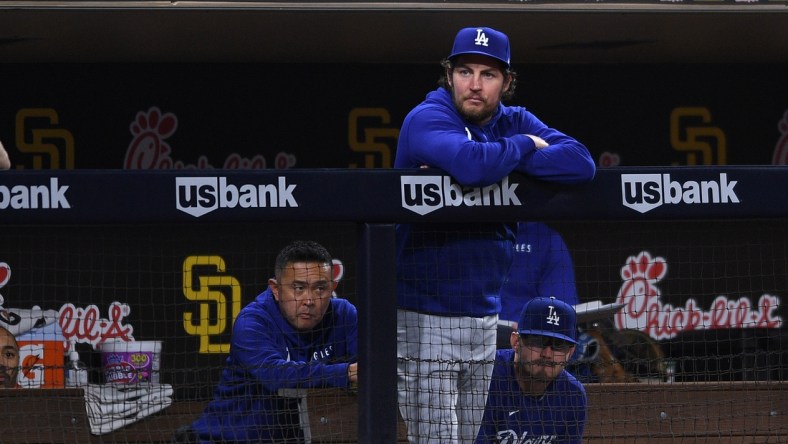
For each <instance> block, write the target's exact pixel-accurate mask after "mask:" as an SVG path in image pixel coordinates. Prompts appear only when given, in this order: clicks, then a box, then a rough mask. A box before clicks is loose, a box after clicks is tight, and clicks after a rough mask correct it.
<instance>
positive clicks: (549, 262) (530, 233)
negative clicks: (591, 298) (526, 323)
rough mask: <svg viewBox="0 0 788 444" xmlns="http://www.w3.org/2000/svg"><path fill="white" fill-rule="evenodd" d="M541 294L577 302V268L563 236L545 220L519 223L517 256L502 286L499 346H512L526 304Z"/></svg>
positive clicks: (515, 253)
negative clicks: (511, 337) (512, 338)
mask: <svg viewBox="0 0 788 444" xmlns="http://www.w3.org/2000/svg"><path fill="white" fill-rule="evenodd" d="M539 295H550V296H555V297H556V299H558V300H561V301H564V302H566V303H567V304H569V305H577V304H578V303H579V302H580V301H579V300H578V297H577V287H576V285H575V267H574V263H573V262H572V256H571V255H570V254H569V249H568V248H567V246H566V243H564V240H563V238H561V235H560V234H558V232H557V231H555V230H554V229H552V228H550V227H549V226H548V225H547V224H545V223H542V222H518V223H517V235H516V240H515V244H514V259H513V260H512V267H511V268H510V269H509V274H508V275H507V277H506V281H505V282H504V284H503V287H502V288H501V314H500V316H499V317H498V348H509V347H510V341H509V339H510V336H511V335H512V331H514V330H516V329H517V321H518V320H519V319H520V311H521V310H522V309H523V305H525V303H526V302H528V301H530V300H531V299H533V298H535V297H538V296H539Z"/></svg>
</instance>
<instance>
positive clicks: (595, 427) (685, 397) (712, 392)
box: [0, 382, 788, 444]
mask: <svg viewBox="0 0 788 444" xmlns="http://www.w3.org/2000/svg"><path fill="white" fill-rule="evenodd" d="M586 390H587V392H588V421H587V424H586V432H585V442H588V443H619V442H626V443H651V444H660V443H676V442H680V443H772V442H783V441H782V440H784V439H785V437H786V436H788V382H700V383H699V382H690V383H672V384H666V383H613V384H586ZM307 399H308V409H309V420H310V432H311V436H312V443H313V444H328V443H332V444H343V443H356V442H359V441H358V437H357V426H358V422H357V418H358V402H357V401H358V398H357V396H356V395H354V394H351V393H349V392H347V391H345V390H339V389H321V390H309V391H308V397H307ZM0 401H1V402H0V415H2V418H3V421H4V422H5V423H6V424H7V427H4V430H3V432H2V436H0V441H1V442H3V443H30V444H32V443H42V444H43V443H47V444H59V443H168V442H170V439H171V437H172V432H173V431H174V430H175V429H177V428H178V427H180V426H182V425H184V424H188V423H190V422H191V421H193V420H194V419H195V418H196V417H197V416H198V415H199V414H200V413H201V412H202V410H203V408H204V407H205V405H206V404H207V400H206V401H186V400H180V401H178V400H176V401H175V402H174V403H173V405H172V406H170V407H168V408H167V409H165V410H163V411H161V412H159V413H156V414H154V415H151V416H149V417H147V418H144V419H142V420H140V421H138V422H136V423H133V424H131V425H128V426H126V427H123V428H121V429H118V430H116V431H114V432H111V433H108V434H105V435H101V436H96V435H91V434H90V428H89V425H88V421H87V414H86V410H85V404H84V397H83V394H82V390H81V389H40V390H0ZM399 442H406V440H405V428H404V424H403V423H402V421H401V420H400V422H399Z"/></svg>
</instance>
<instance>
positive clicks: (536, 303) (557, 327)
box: [517, 297, 577, 344]
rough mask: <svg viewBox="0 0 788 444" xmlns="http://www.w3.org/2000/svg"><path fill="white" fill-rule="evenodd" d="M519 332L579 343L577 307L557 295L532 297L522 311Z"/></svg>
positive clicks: (518, 326)
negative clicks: (556, 296)
mask: <svg viewBox="0 0 788 444" xmlns="http://www.w3.org/2000/svg"><path fill="white" fill-rule="evenodd" d="M517 333H519V334H521V335H537V336H550V337H553V338H558V339H563V340H564V341H568V342H571V343H573V344H577V316H576V314H575V309H574V307H572V306H571V305H569V304H567V303H566V302H563V301H559V300H558V299H556V298H555V297H549V298H544V297H540V298H534V299H531V300H530V301H528V302H526V303H525V306H524V307H523V311H522V312H521V313H520V323H519V324H517Z"/></svg>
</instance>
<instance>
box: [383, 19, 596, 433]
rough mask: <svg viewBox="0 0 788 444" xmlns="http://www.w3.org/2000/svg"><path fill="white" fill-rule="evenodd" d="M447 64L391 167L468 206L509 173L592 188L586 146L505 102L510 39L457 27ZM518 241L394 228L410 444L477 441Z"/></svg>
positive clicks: (500, 231)
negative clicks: (502, 296)
mask: <svg viewBox="0 0 788 444" xmlns="http://www.w3.org/2000/svg"><path fill="white" fill-rule="evenodd" d="M442 66H443V68H444V72H443V76H442V77H441V79H440V80H439V83H440V86H439V88H438V89H436V90H434V91H432V92H430V93H428V94H427V97H426V99H425V100H424V101H423V102H422V103H421V104H419V105H418V106H416V107H415V108H414V109H413V110H412V111H411V112H410V113H409V114H408V115H407V116H406V117H405V121H404V122H403V125H402V128H401V130H400V135H399V141H398V145H397V154H396V158H395V161H394V167H395V168H422V167H431V168H438V169H441V170H443V171H445V172H446V173H447V174H448V175H449V176H451V177H452V180H453V181H454V182H456V184H455V183H452V185H451V186H452V193H455V194H456V192H457V191H458V189H459V190H461V191H462V192H463V193H465V192H468V193H470V194H469V196H471V197H472V195H473V193H474V190H473V188H474V187H477V188H478V187H486V186H490V185H493V186H496V184H498V185H503V186H501V188H503V187H505V186H506V184H504V183H503V182H502V181H505V180H507V176H508V175H509V174H510V173H512V172H514V171H516V172H520V173H524V174H527V175H530V176H532V177H535V178H538V179H542V180H547V181H554V182H560V183H566V184H573V183H582V182H587V181H589V180H591V179H592V178H593V176H594V172H595V167H594V162H593V160H592V159H591V156H590V154H589V152H588V150H587V149H586V147H585V146H583V145H582V144H581V143H579V142H578V141H577V140H575V139H573V138H572V137H569V136H567V135H566V134H563V133H561V132H560V131H557V130H555V129H553V128H550V127H548V126H547V125H545V124H544V123H542V122H541V121H540V120H539V119H538V118H536V116H534V115H533V114H531V113H530V112H529V111H527V110H526V109H525V108H522V107H519V106H505V105H503V104H502V102H501V100H502V99H507V98H510V97H511V96H512V95H513V93H514V89H515V84H516V73H515V72H514V71H513V70H512V69H511V66H510V48H509V39H508V37H507V36H506V35H505V34H503V33H502V32H500V31H497V30H494V29H491V28H486V27H478V28H465V29H461V30H460V31H459V32H458V33H457V36H456V38H455V40H454V45H453V47H452V50H451V53H450V54H449V56H448V58H447V59H445V60H444V61H443V62H442ZM455 186H456V187H457V188H454V187H455ZM477 191H478V190H477ZM513 239H514V235H513V233H512V229H511V227H509V226H508V225H507V224H504V223H492V224H443V225H437V224H416V225H410V224H407V225H406V224H403V225H399V226H398V227H397V244H398V245H397V246H398V252H397V260H398V266H397V303H398V311H397V337H398V350H397V355H398V363H399V365H398V383H399V387H398V389H399V406H400V413H401V414H402V417H403V419H404V420H405V422H406V424H407V426H408V437H409V439H410V441H411V442H419V443H429V442H435V443H438V442H441V443H442V442H452V443H470V442H473V440H474V439H475V438H476V435H477V432H478V430H479V425H480V423H481V417H482V413H483V410H484V405H485V401H486V398H487V389H488V386H489V382H490V375H491V373H492V368H493V360H494V358H495V350H496V347H495V343H496V330H497V327H496V324H497V321H498V312H499V310H500V301H499V293H500V289H501V284H502V282H503V280H504V276H505V275H506V273H507V271H508V270H509V266H510V263H511V260H512V245H513Z"/></svg>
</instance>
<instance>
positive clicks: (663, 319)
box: [615, 251, 783, 340]
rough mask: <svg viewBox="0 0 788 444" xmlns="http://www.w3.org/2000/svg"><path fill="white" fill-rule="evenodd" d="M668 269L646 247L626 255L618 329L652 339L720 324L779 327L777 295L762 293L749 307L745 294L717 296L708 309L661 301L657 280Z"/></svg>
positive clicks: (689, 303) (690, 301)
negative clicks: (638, 332) (635, 332)
mask: <svg viewBox="0 0 788 444" xmlns="http://www.w3.org/2000/svg"><path fill="white" fill-rule="evenodd" d="M667 273H668V263H667V261H666V260H665V259H664V258H662V257H659V256H657V257H653V256H652V255H651V253H649V252H648V251H641V252H640V253H638V255H637V256H630V257H629V258H627V260H626V263H625V265H624V267H622V268H621V278H622V279H623V283H622V285H621V289H620V290H619V292H618V296H617V298H616V302H618V303H620V304H624V307H623V308H622V309H621V310H619V311H618V312H617V313H616V315H615V322H616V327H617V328H618V329H619V330H623V329H635V330H640V331H642V332H644V333H647V334H648V335H649V336H651V337H652V338H654V339H658V340H659V339H670V338H673V337H675V336H676V335H678V334H679V333H681V332H685V331H691V330H702V329H709V330H711V329H721V328H756V327H758V328H779V327H780V326H781V325H782V322H783V320H782V317H780V316H777V315H775V313H774V312H775V310H776V309H777V308H778V307H779V305H780V298H779V297H778V296H774V295H770V294H764V295H761V297H760V298H759V299H758V303H757V304H756V305H755V306H754V307H753V306H752V303H751V302H750V300H749V299H748V298H746V297H741V298H738V299H734V298H729V297H727V296H722V295H720V296H717V297H716V298H715V299H714V301H712V303H711V305H710V306H709V308H708V310H703V309H702V308H700V304H698V302H697V301H696V300H695V299H693V298H690V299H687V300H686V301H685V302H684V306H683V307H674V306H673V305H671V304H665V303H663V302H662V301H661V293H660V289H659V286H658V284H659V282H660V281H661V280H662V279H664V278H665V276H666V275H667Z"/></svg>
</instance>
